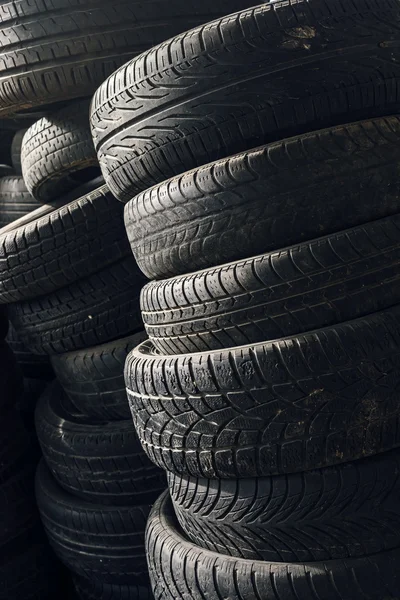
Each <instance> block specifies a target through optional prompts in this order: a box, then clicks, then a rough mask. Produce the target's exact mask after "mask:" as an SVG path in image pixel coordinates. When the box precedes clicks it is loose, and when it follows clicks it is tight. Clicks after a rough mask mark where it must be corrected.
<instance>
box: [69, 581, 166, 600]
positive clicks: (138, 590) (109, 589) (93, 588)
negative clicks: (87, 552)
mask: <svg viewBox="0 0 400 600" xmlns="http://www.w3.org/2000/svg"><path fill="white" fill-rule="evenodd" d="M74 584H75V589H76V591H77V592H78V595H79V598H81V600H154V596H153V593H152V591H151V587H150V585H148V586H146V587H145V586H139V585H119V584H117V583H114V584H112V583H101V582H99V581H94V580H92V581H90V580H88V579H84V578H83V577H79V578H78V577H74Z"/></svg>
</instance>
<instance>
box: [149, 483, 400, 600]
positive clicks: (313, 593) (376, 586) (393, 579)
mask: <svg viewBox="0 0 400 600" xmlns="http://www.w3.org/2000/svg"><path fill="white" fill-rule="evenodd" d="M146 549H147V553H148V562H149V570H150V579H151V581H152V586H153V592H154V597H155V598H157V599H158V600H176V598H185V600H203V599H204V598H210V599H211V598H213V599H214V598H229V600H255V599H256V598H257V599H258V598H263V599H264V598H265V599H266V598H271V599H272V598H274V600H283V599H285V600H286V599H289V598H290V599H292V598H293V599H294V598H298V599H299V600H306V599H309V598H321V599H322V598H323V599H324V600H341V599H343V600H344V598H351V599H352V600H383V598H385V600H397V598H398V597H399V594H400V577H399V569H398V563H399V560H400V550H398V549H396V550H391V551H388V552H382V553H381V554H373V555H371V556H368V557H363V558H352V559H345V560H333V561H326V562H311V563H303V564H298V565H297V564H292V563H273V562H264V561H251V560H244V559H237V558H233V557H228V556H222V555H220V554H217V553H215V552H210V551H207V550H203V549H202V548H198V547H196V546H195V545H194V544H193V543H192V542H189V541H187V540H186V538H184V536H183V535H182V534H181V532H180V530H179V529H178V527H177V524H176V520H175V518H174V516H173V509H172V506H171V502H170V500H169V498H168V495H167V494H163V496H162V497H161V498H160V499H159V500H158V501H157V502H156V504H155V505H154V508H153V510H152V512H151V514H150V517H149V522H148V526H147V533H146Z"/></svg>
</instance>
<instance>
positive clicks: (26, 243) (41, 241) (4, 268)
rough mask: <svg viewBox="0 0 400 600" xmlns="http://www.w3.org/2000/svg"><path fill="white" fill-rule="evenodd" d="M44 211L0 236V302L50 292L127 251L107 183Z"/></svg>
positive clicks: (119, 216)
mask: <svg viewBox="0 0 400 600" xmlns="http://www.w3.org/2000/svg"><path fill="white" fill-rule="evenodd" d="M44 213H45V214H44V215H42V214H41V213H39V214H40V216H38V215H37V214H34V215H32V219H30V220H27V223H26V225H24V226H20V227H18V228H16V229H13V230H11V231H9V232H8V233H7V234H5V235H3V237H2V238H1V242H2V243H1V244H0V302H3V303H9V302H19V301H21V300H27V299H29V298H35V297H38V296H42V295H43V294H48V293H50V292H54V291H56V290H59V289H61V288H63V287H64V286H66V285H68V284H70V283H72V282H76V281H77V280H79V279H82V278H83V277H87V276H88V275H91V274H92V273H94V272H96V271H100V270H101V269H103V268H104V267H106V266H107V265H110V264H111V263H114V262H116V261H117V260H119V259H120V258H123V257H125V256H131V251H130V247H129V243H128V241H127V239H126V235H125V228H124V222H123V211H122V209H121V207H120V205H119V204H118V202H116V201H115V198H114V197H113V196H112V195H111V194H110V193H109V191H108V189H107V186H102V187H100V188H99V189H97V190H95V191H93V192H89V193H88V194H87V195H85V196H83V197H80V198H78V199H77V200H73V201H72V202H70V203H68V204H66V205H64V206H62V207H61V208H58V209H54V210H50V212H48V211H47V210H46V209H44Z"/></svg>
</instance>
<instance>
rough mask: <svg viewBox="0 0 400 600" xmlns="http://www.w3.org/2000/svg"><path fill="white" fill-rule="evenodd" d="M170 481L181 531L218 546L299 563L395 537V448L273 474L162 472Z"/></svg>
mask: <svg viewBox="0 0 400 600" xmlns="http://www.w3.org/2000/svg"><path fill="white" fill-rule="evenodd" d="M169 489H170V495H171V499H172V503H173V507H174V511H175V514H176V516H177V519H178V521H179V523H180V526H181V527H182V530H183V531H184V533H185V535H187V536H188V538H189V539H190V540H191V541H192V542H193V543H194V544H196V545H197V546H200V547H202V548H206V549H208V550H211V551H214V552H219V553H220V554H227V555H230V556H236V557H239V558H246V559H253V560H265V561H272V562H290V563H298V562H306V561H310V562H314V561H318V560H334V559H339V558H352V557H353V558H354V557H357V556H368V555H370V554H378V553H380V552H384V551H386V550H392V549H394V548H398V547H399V545H400V544H399V535H400V508H399V503H398V497H399V493H400V451H399V450H393V451H391V452H388V453H384V454H380V455H378V456H374V457H372V458H366V459H363V460H359V461H354V462H350V463H344V464H343V465H338V466H334V467H327V468H325V469H319V470H314V471H306V472H304V473H296V474H291V475H278V476H275V477H260V478H248V479H246V478H245V479H233V480H227V479H201V478H195V477H187V476H179V475H173V474H169Z"/></svg>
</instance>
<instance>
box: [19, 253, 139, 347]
mask: <svg viewBox="0 0 400 600" xmlns="http://www.w3.org/2000/svg"><path fill="white" fill-rule="evenodd" d="M143 283H144V281H143V276H142V275H141V272H140V271H139V269H138V267H137V265H136V263H135V261H134V259H133V257H132V256H130V257H128V258H125V259H123V260H121V261H120V262H118V263H115V264H112V265H110V266H109V267H107V268H106V269H103V270H102V271H99V272H98V273H95V274H93V275H90V276H89V277H87V278H86V279H83V280H81V281H77V282H76V283H73V284H71V285H69V286H68V287H66V288H62V289H60V290H59V291H57V292H53V293H52V294H48V295H47V296H43V297H41V298H37V299H36V300H31V301H26V302H21V303H16V304H10V305H9V307H8V312H9V317H10V321H11V322H12V324H13V326H14V328H15V330H16V332H17V334H18V337H19V338H20V340H21V342H22V343H23V344H24V345H25V346H26V347H27V348H29V349H30V350H31V351H32V352H33V353H35V354H50V355H51V354H59V353H61V354H62V353H65V352H70V351H72V350H79V349H81V348H87V347H90V346H96V345H99V344H103V343H106V342H109V341H112V340H115V339H118V338H120V337H124V336H127V335H130V334H133V333H136V332H137V331H140V330H142V329H143V322H142V319H141V315H140V309H139V296H140V289H141V287H142V284H143Z"/></svg>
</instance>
